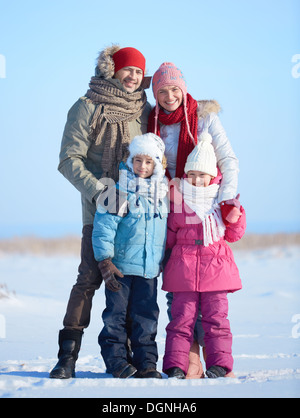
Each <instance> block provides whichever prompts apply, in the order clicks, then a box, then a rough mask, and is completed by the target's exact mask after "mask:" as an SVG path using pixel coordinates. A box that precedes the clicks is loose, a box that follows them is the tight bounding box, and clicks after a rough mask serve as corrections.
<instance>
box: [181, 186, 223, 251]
mask: <svg viewBox="0 0 300 418" xmlns="http://www.w3.org/2000/svg"><path fill="white" fill-rule="evenodd" d="M219 187H220V186H219V185H218V184H211V185H210V186H208V187H196V186H193V185H191V184H190V183H189V182H188V181H187V180H186V179H181V183H180V191H181V192H182V194H183V200H184V203H186V204H187V205H188V206H189V207H190V208H191V209H192V210H193V211H194V212H195V213H196V215H198V216H199V218H200V219H201V221H202V226H203V245H204V246H205V247H207V246H208V245H209V244H213V242H216V241H219V240H220V238H222V237H223V236H224V234H225V225H224V223H223V220H222V215H221V209H220V205H219V204H218V201H217V198H218V193H219Z"/></svg>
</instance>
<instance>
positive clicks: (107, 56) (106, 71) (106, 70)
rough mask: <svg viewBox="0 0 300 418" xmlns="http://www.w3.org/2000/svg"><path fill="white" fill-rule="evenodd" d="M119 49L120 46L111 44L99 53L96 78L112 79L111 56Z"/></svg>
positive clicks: (113, 67)
mask: <svg viewBox="0 0 300 418" xmlns="http://www.w3.org/2000/svg"><path fill="white" fill-rule="evenodd" d="M119 49H121V47H120V45H117V44H113V45H112V46H109V47H107V48H105V49H103V51H101V52H100V54H99V56H98V60H97V67H96V70H95V75H96V77H103V78H104V79H106V80H107V79H108V78H113V76H114V74H115V63H114V60H113V58H112V56H113V55H114V54H115V53H116V52H117V51H119Z"/></svg>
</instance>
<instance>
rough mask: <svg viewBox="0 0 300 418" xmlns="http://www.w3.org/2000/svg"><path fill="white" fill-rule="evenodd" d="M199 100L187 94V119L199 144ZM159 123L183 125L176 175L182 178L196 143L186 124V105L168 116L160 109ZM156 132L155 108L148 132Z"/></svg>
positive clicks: (151, 115)
mask: <svg viewBox="0 0 300 418" xmlns="http://www.w3.org/2000/svg"><path fill="white" fill-rule="evenodd" d="M197 107H198V102H197V100H195V99H193V98H192V96H191V95H190V94H189V93H188V94H187V118H188V123H189V127H190V132H191V134H192V135H193V138H194V142H195V144H197V128H198V116H197ZM158 121H159V122H160V123H161V124H162V125H173V124H175V123H179V122H180V123H181V127H180V134H179V141H178V148H177V160H176V174H175V177H177V178H181V177H182V176H183V173H184V166H185V163H186V159H187V157H188V155H189V154H190V153H191V152H192V150H193V149H194V146H195V145H194V143H193V141H192V138H191V137H190V135H189V132H188V127H187V124H186V118H185V112H184V105H183V104H182V105H181V106H179V108H178V109H176V110H175V111H174V112H172V113H170V114H167V113H165V112H164V110H163V109H162V108H160V109H159V113H158ZM154 131H155V107H154V108H153V109H152V111H151V113H150V115H149V120H148V132H153V133H155V132H154ZM156 134H157V135H158V136H159V135H160V124H159V123H158V124H157V132H156ZM166 174H167V176H168V177H169V178H171V177H170V174H169V172H168V171H167V173H166Z"/></svg>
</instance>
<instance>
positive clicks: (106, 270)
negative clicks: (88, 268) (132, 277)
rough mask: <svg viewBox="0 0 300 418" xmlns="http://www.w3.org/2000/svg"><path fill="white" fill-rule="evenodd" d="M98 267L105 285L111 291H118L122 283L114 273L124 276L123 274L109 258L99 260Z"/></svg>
mask: <svg viewBox="0 0 300 418" xmlns="http://www.w3.org/2000/svg"><path fill="white" fill-rule="evenodd" d="M98 267H99V270H100V272H101V274H102V278H103V280H104V283H105V287H106V288H107V289H109V290H111V291H112V292H118V291H119V290H120V289H121V287H122V285H121V284H120V283H119V282H118V280H117V279H116V278H115V274H116V275H117V276H119V277H124V275H123V274H122V273H121V272H120V270H118V269H117V267H116V266H115V265H114V264H113V263H112V261H111V259H110V258H106V259H105V260H102V261H100V263H99V264H98Z"/></svg>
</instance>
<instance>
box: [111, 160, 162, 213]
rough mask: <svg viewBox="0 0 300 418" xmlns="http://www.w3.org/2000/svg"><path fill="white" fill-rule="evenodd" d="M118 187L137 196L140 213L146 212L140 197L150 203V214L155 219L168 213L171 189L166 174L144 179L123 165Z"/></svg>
mask: <svg viewBox="0 0 300 418" xmlns="http://www.w3.org/2000/svg"><path fill="white" fill-rule="evenodd" d="M118 187H119V189H120V190H121V191H122V192H125V193H128V192H130V193H133V194H134V195H135V197H134V198H135V206H136V207H139V210H140V211H142V212H145V211H146V208H145V207H143V202H142V201H141V200H140V197H143V198H144V199H146V200H147V201H148V202H149V203H148V204H147V212H148V214H151V213H154V217H157V213H159V212H161V213H165V214H166V213H168V205H167V193H168V190H169V188H168V180H167V178H166V177H165V176H164V173H162V174H161V175H159V176H155V175H152V176H151V177H149V178H146V179H143V178H141V177H138V176H137V175H135V174H134V173H133V172H132V171H131V170H130V169H129V170H128V169H127V168H126V166H125V164H124V163H121V164H120V177H119V182H118Z"/></svg>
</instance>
